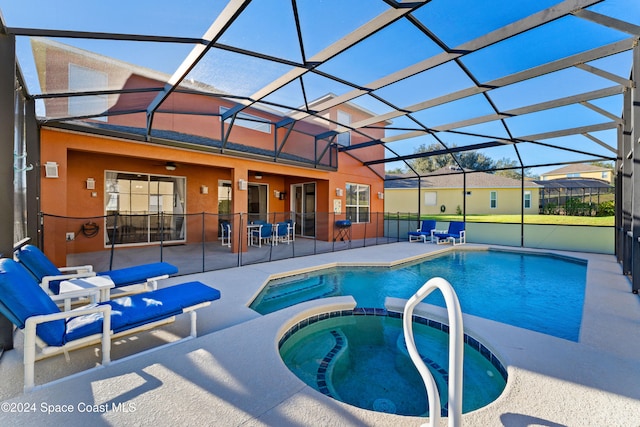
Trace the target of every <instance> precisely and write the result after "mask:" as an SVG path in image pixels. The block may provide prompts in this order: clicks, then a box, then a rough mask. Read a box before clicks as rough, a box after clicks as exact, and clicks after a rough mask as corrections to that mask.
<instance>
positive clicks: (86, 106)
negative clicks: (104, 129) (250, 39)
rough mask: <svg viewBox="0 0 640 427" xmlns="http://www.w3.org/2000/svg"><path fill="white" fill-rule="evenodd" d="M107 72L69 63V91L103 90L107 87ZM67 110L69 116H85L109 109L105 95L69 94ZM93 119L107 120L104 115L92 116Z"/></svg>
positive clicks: (101, 112)
mask: <svg viewBox="0 0 640 427" xmlns="http://www.w3.org/2000/svg"><path fill="white" fill-rule="evenodd" d="M107 83H108V79H107V73H103V72H102V71H97V70H92V69H90V68H85V67H81V66H79V65H75V64H69V92H86V91H92V90H105V89H106V88H107ZM68 99H69V103H68V112H69V115H70V116H86V115H91V114H103V113H105V112H106V111H107V110H108V109H109V99H108V97H107V95H89V96H70V97H69V98H68ZM93 119H94V120H100V121H104V122H106V121H107V117H106V116H102V117H94V118H93Z"/></svg>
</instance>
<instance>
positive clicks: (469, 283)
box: [250, 250, 587, 341]
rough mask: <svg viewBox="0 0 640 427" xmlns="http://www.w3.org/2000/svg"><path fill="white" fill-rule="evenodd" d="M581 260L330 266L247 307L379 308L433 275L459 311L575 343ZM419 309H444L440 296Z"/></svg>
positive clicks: (276, 286)
mask: <svg viewBox="0 0 640 427" xmlns="http://www.w3.org/2000/svg"><path fill="white" fill-rule="evenodd" d="M586 270H587V264H586V262H584V261H582V260H578V259H573V258H568V257H560V256H555V255H547V254H544V255H541V254H534V253H524V252H510V251H502V250H486V251H485V250H482V251H481V250H457V251H451V252H447V253H445V254H441V255H437V256H434V257H430V258H426V259H424V260H421V261H416V262H411V263H407V264H403V265H399V266H396V267H333V268H328V269H323V270H318V271H314V272H310V273H306V274H302V275H295V276H289V277H284V278H281V279H275V280H271V281H270V282H269V283H268V284H267V285H266V286H265V287H264V289H263V290H262V291H261V292H260V294H259V295H258V296H257V297H256V298H255V299H254V301H253V302H252V303H251V305H250V307H251V308H252V309H254V310H256V311H257V312H258V313H261V314H267V313H271V312H273V311H277V310H280V309H282V308H285V307H289V306H291V305H294V304H298V303H300V302H303V301H308V300H311V299H317V298H324V297H329V296H339V295H352V296H353V297H354V299H355V300H356V302H357V305H358V307H381V308H382V307H384V300H385V298H386V297H387V296H389V297H396V298H405V299H407V298H409V297H411V295H413V294H414V293H415V292H416V291H417V290H418V289H419V288H420V286H422V285H423V284H424V283H425V282H426V281H427V280H428V279H430V278H432V277H443V278H444V279H446V280H448V281H449V282H450V283H451V284H452V285H453V287H454V289H455V291H456V293H457V295H458V298H459V300H460V305H461V308H462V311H463V312H464V313H467V314H472V315H475V316H479V317H483V318H486V319H491V320H495V321H498V322H502V323H506V324H510V325H513V326H517V327H522V328H526V329H529V330H532V331H536V332H542V333H545V334H549V335H553V336H556V337H559V338H564V339H568V340H572V341H577V340H578V338H579V334H580V323H581V321H582V307H583V304H584V294H585V283H586ZM424 302H426V303H430V304H435V305H439V306H442V307H444V300H443V298H442V296H441V294H440V293H439V292H434V293H432V295H430V296H429V297H428V298H427V299H425V300H424Z"/></svg>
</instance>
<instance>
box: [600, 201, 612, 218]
mask: <svg viewBox="0 0 640 427" xmlns="http://www.w3.org/2000/svg"><path fill="white" fill-rule="evenodd" d="M615 214H616V205H615V203H614V202H613V200H609V201H606V202H602V203H600V204H599V205H598V209H597V211H596V216H613V215H615Z"/></svg>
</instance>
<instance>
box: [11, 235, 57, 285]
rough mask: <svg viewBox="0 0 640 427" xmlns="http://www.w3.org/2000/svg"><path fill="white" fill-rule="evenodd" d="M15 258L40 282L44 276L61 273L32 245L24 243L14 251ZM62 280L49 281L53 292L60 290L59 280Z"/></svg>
mask: <svg viewBox="0 0 640 427" xmlns="http://www.w3.org/2000/svg"><path fill="white" fill-rule="evenodd" d="M16 258H18V261H20V262H21V263H22V264H24V265H25V266H26V267H27V269H28V270H29V272H31V274H33V275H34V276H35V278H36V279H37V280H38V281H39V282H41V281H42V278H43V277H46V276H60V275H62V274H64V273H62V272H61V271H60V270H59V269H58V267H56V266H55V265H54V264H53V263H52V262H51V261H50V260H49V258H47V256H46V255H45V254H44V253H42V251H41V250H40V249H38V248H37V247H36V246H33V245H25V246H23V247H22V248H20V250H18V251H16ZM61 281H62V280H52V281H51V282H49V288H50V289H51V291H52V292H53V293H54V294H56V295H57V294H58V293H59V292H60V282H61Z"/></svg>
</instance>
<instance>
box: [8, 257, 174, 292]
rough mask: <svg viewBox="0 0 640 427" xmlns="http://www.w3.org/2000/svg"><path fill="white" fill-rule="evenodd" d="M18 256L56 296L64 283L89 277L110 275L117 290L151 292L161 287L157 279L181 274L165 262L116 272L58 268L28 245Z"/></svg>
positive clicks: (86, 268)
mask: <svg viewBox="0 0 640 427" xmlns="http://www.w3.org/2000/svg"><path fill="white" fill-rule="evenodd" d="M15 256H16V258H17V259H18V261H20V263H21V264H23V265H24V266H25V267H26V268H27V270H28V271H29V272H31V274H33V275H34V277H35V278H36V279H37V280H38V281H39V282H40V286H42V288H43V289H45V291H47V292H51V293H53V294H54V295H58V294H59V293H60V283H61V282H62V281H63V280H70V279H78V278H86V277H92V276H96V275H97V276H108V277H109V278H110V279H111V280H112V281H113V284H114V287H116V288H122V287H125V286H132V285H139V284H140V285H142V286H143V290H145V291H146V290H148V289H149V285H150V286H151V288H152V289H153V290H155V289H157V288H158V280H161V279H166V278H167V277H169V276H170V275H172V274H176V273H177V272H178V268H177V267H176V266H174V265H171V264H169V263H166V262H154V263H150V264H141V265H136V266H133V267H127V268H120V269H117V270H110V271H103V272H99V273H97V272H94V271H93V267H92V266H91V265H83V266H76V267H61V268H58V267H56V266H55V265H54V264H53V263H52V262H51V261H50V260H49V258H47V256H46V255H45V254H44V253H43V252H42V251H41V250H40V249H38V248H37V247H35V246H33V245H25V246H23V247H21V248H19V249H17V250H16V251H15Z"/></svg>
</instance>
